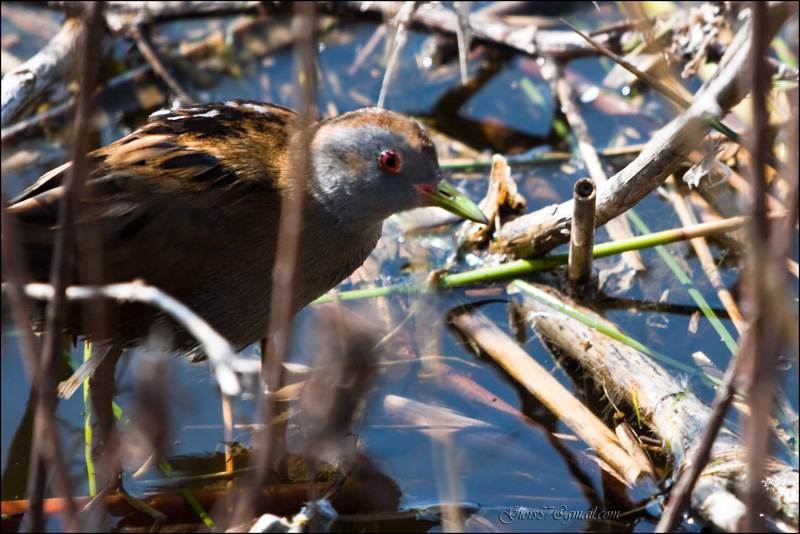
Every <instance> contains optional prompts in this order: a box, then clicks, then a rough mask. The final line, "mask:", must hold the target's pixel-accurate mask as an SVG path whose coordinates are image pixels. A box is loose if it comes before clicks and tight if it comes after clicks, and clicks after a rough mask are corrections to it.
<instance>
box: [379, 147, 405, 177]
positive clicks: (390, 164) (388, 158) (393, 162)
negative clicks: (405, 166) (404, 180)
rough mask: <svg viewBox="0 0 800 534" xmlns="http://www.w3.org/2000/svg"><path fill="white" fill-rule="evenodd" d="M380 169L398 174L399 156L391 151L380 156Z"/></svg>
mask: <svg viewBox="0 0 800 534" xmlns="http://www.w3.org/2000/svg"><path fill="white" fill-rule="evenodd" d="M380 164H381V169H383V170H384V171H387V172H400V156H398V155H397V154H396V153H395V152H392V151H391V150H387V151H385V152H384V153H383V154H381V159H380Z"/></svg>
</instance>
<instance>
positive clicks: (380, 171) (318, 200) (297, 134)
mask: <svg viewBox="0 0 800 534" xmlns="http://www.w3.org/2000/svg"><path fill="white" fill-rule="evenodd" d="M298 151H300V152H298ZM298 156H299V157H298ZM87 158H88V166H87V168H88V170H87V171H86V173H87V175H86V177H85V182H84V185H83V188H82V194H81V196H80V198H79V199H78V205H77V207H76V210H75V213H76V217H75V222H74V224H75V239H74V243H75V244H74V247H73V249H72V251H71V254H72V261H71V264H70V273H69V277H68V281H69V283H70V284H86V283H98V282H99V283H102V284H111V283H119V282H129V281H132V280H143V281H144V282H146V283H147V284H149V285H153V286H156V287H158V288H160V289H161V290H163V291H165V292H166V293H168V294H169V295H171V296H172V297H174V298H176V299H178V300H180V301H182V302H183V303H184V304H186V305H187V306H188V307H189V308H190V309H192V310H193V311H194V312H195V313H197V314H198V315H199V316H200V317H202V318H203V319H205V320H206V321H207V322H208V323H209V324H210V325H211V326H212V327H214V328H215V329H216V330H217V331H218V332H219V333H220V334H221V335H223V336H224V337H225V338H227V339H228V340H229V341H230V343H231V344H232V345H233V346H234V348H236V349H237V350H242V349H244V348H245V347H247V346H249V345H251V344H252V343H254V342H256V341H259V340H260V339H262V338H264V337H265V336H266V334H267V331H268V326H269V321H270V305H271V302H272V293H273V290H274V288H273V287H272V271H273V267H274V266H275V262H276V259H277V258H279V257H280V255H281V254H282V253H284V250H283V249H280V248H279V246H280V244H279V242H278V226H279V220H280V210H281V205H282V204H283V202H284V201H286V200H287V199H289V198H295V199H297V198H298V197H299V198H300V200H301V204H302V206H303V208H302V214H303V219H302V225H301V230H300V234H299V251H298V256H297V261H296V264H295V265H296V266H295V272H294V273H293V287H292V288H291V293H290V296H291V310H290V311H291V314H292V315H294V314H296V313H297V312H299V311H300V310H301V309H302V308H303V307H305V306H306V305H308V304H309V303H310V302H312V301H313V300H315V299H317V298H318V297H320V296H321V295H323V294H324V293H326V292H327V291H329V290H330V289H332V288H333V287H335V286H336V285H337V284H339V283H340V282H341V281H342V280H344V279H345V278H346V277H348V276H349V275H350V274H351V273H352V272H353V271H355V270H356V269H357V268H358V267H359V266H360V265H361V264H362V263H363V262H364V261H365V260H366V259H367V257H368V256H369V255H370V253H371V252H372V250H373V249H374V248H375V246H376V244H377V242H378V239H379V238H380V235H381V228H382V225H383V221H384V220H385V219H386V218H387V217H389V216H391V215H392V214H394V213H396V212H399V211H403V210H407V209H411V208H416V207H421V206H431V205H433V206H439V207H442V208H444V209H445V210H448V211H450V212H452V213H454V214H456V215H458V216H460V217H462V218H465V219H469V220H472V221H476V222H480V223H483V224H487V222H488V221H487V219H486V216H485V215H484V214H483V213H482V212H481V210H480V209H479V208H478V206H477V205H475V203H474V202H472V201H471V200H470V199H469V198H468V197H467V196H465V195H464V194H462V193H460V192H459V191H458V190H456V189H455V188H454V187H453V186H452V185H451V184H450V183H448V182H447V181H446V180H445V179H444V178H443V175H442V171H441V168H440V166H439V163H438V158H437V153H436V147H435V145H434V143H433V141H432V139H431V137H430V135H429V134H428V133H427V132H426V131H425V129H424V128H422V126H420V124H419V123H417V122H416V121H414V120H412V119H409V118H407V117H405V116H403V115H401V114H398V113H395V112H392V111H389V110H385V109H380V108H364V109H358V110H354V111H350V112H348V113H344V114H342V115H339V116H337V117H333V118H327V119H324V120H319V121H315V120H312V119H309V118H306V117H303V116H301V115H300V114H298V113H296V112H294V111H292V110H291V109H288V108H285V107H282V106H278V105H275V104H269V103H263V102H256V101H251V100H238V99H237V100H232V101H227V102H217V103H209V104H200V105H192V106H189V107H183V108H176V109H170V110H161V111H157V112H155V113H153V114H152V115H150V117H149V119H148V121H147V123H146V124H144V125H143V126H141V127H140V128H138V129H137V130H135V131H134V132H132V133H131V134H129V135H127V136H125V137H123V138H122V139H119V140H117V141H115V142H112V143H111V144H109V145H107V146H105V147H103V148H100V149H98V150H95V151H93V152H91V153H89V154H88V156H87ZM298 161H302V162H304V163H303V164H300V165H298V163H297V162H298ZM71 166H72V163H71V162H68V163H65V164H64V165H61V166H60V167H57V168H55V169H53V170H52V171H50V172H48V173H45V174H44V175H43V176H42V177H41V178H40V179H39V180H37V181H36V182H35V183H34V184H33V185H32V186H30V187H29V188H28V189H26V190H25V191H23V192H22V193H21V194H19V195H18V196H16V197H15V198H13V199H11V200H10V202H9V205H8V208H7V209H8V214H9V215H10V217H9V221H10V222H11V223H12V224H13V225H14V226H15V229H16V232H15V234H16V235H17V236H18V238H19V239H20V241H21V244H22V250H23V251H24V254H23V256H24V259H25V262H26V264H27V267H28V269H29V272H30V274H31V277H32V278H33V279H34V280H35V281H47V280H48V278H49V272H50V264H51V262H52V258H53V248H54V240H55V236H56V234H57V232H58V231H59V227H58V206H59V202H60V200H61V198H62V197H63V196H64V195H65V190H64V186H63V182H64V178H65V175H66V173H67V172H68V170H69V169H70V167H71ZM303 170H305V171H306V172H305V176H302V175H299V173H300V172H303ZM298 177H299V178H304V179H298ZM90 242H93V243H95V244H99V245H98V246H96V249H98V250H99V251H100V252H99V256H100V259H99V262H97V263H99V273H94V274H93V276H91V277H90V276H89V275H87V274H86V273H85V272H83V271H85V269H83V268H82V267H81V265H82V264H81V262H80V261H78V259H76V257H77V254H78V251H80V250H86V249H87V245H88V244H89V243H90ZM89 250H91V249H89ZM281 289H282V290H283V289H284V288H281ZM39 317H40V318H39V323H41V314H40V316H39ZM68 317H69V319H68V322H67V325H66V328H67V331H68V332H70V333H72V334H73V335H78V334H82V335H84V336H86V337H87V338H91V339H92V340H93V341H94V342H95V344H96V345H98V344H99V345H101V346H104V347H106V354H108V353H112V354H113V357H111V356H106V357H105V359H103V358H102V357H99V358H98V360H97V361H98V362H99V363H97V364H96V366H94V367H92V368H89V367H87V369H88V370H87V371H85V374H89V373H93V374H90V375H89V376H88V378H89V383H90V391H91V394H92V404H93V405H94V408H95V411H96V414H95V415H96V419H97V421H98V425H99V426H100V434H101V439H102V441H103V449H104V450H105V449H110V450H112V451H113V450H114V448H115V447H116V446H117V445H118V443H119V442H118V439H119V438H118V435H117V433H116V427H115V425H114V423H113V416H112V412H111V398H112V397H113V394H114V391H113V390H114V369H115V367H116V361H117V359H118V358H119V356H120V354H121V353H122V352H123V351H124V350H125V349H127V348H130V347H133V346H136V345H137V344H141V343H142V342H143V340H145V339H146V338H147V336H148V335H149V333H150V332H151V331H152V329H153V327H154V325H156V324H158V325H167V327H168V328H169V329H170V330H169V332H170V336H169V339H171V340H172V341H171V344H172V347H171V348H172V349H174V350H175V351H179V352H187V353H188V352H191V351H195V350H197V342H196V341H195V340H194V339H193V338H192V337H191V336H190V335H189V334H188V333H187V332H186V331H184V330H183V329H182V327H180V326H179V325H177V324H176V323H173V322H171V320H170V319H168V318H166V317H165V316H164V315H163V314H161V313H159V312H158V311H156V310H154V309H153V308H151V307H148V306H145V305H143V304H135V303H110V304H109V305H107V306H106V308H105V310H104V314H103V318H104V319H105V321H104V323H105V324H104V325H103V328H102V330H101V331H94V330H92V326H91V325H92V324H93V323H92V321H90V320H89V313H88V308H87V309H84V308H82V307H80V306H75V307H74V308H71V309H70V310H69V313H68ZM93 359H94V357H93ZM81 378H83V377H81ZM117 448H118V447H117ZM114 462H116V464H115V463H114ZM109 463H110V464H111V465H116V467H112V468H110V469H107V471H109V472H111V473H110V478H108V479H107V480H106V482H107V483H108V484H109V485H113V484H115V482H114V479H115V478H118V477H117V476H116V475H118V474H119V473H120V472H121V467H120V466H119V459H118V458H117V459H116V460H110V461H109ZM114 471H116V474H115V473H114ZM117 487H118V489H121V483H119V485H118V486H117Z"/></svg>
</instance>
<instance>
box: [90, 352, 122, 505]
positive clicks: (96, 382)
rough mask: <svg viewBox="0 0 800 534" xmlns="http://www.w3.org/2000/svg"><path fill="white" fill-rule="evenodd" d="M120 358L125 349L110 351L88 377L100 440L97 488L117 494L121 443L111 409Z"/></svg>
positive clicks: (120, 465) (120, 467) (120, 482)
mask: <svg viewBox="0 0 800 534" xmlns="http://www.w3.org/2000/svg"><path fill="white" fill-rule="evenodd" d="M121 355H122V349H120V348H119V347H115V346H112V347H109V349H108V353H107V354H106V355H105V357H104V358H102V361H101V362H100V363H99V364H98V365H97V368H96V369H95V371H94V373H92V375H91V376H90V377H89V393H90V396H91V399H92V407H93V408H94V414H95V418H96V420H97V427H98V429H99V431H100V440H101V454H100V457H99V458H98V467H99V469H98V471H97V472H98V477H97V479H98V485H97V486H98V489H100V490H101V491H102V490H105V489H106V488H108V489H111V490H112V491H116V490H119V489H120V488H121V485H122V461H121V458H120V454H121V451H120V439H119V432H118V430H117V425H116V420H115V418H114V410H113V407H112V403H113V400H114V393H115V392H116V384H115V379H114V372H115V370H116V368H117V362H118V361H119V358H120V356H121Z"/></svg>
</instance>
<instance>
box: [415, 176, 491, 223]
mask: <svg viewBox="0 0 800 534" xmlns="http://www.w3.org/2000/svg"><path fill="white" fill-rule="evenodd" d="M416 187H417V191H419V193H420V195H422V198H424V199H425V200H426V201H427V202H429V203H430V204H431V205H432V206H439V207H440V208H444V209H446V210H447V211H449V212H450V213H455V214H456V215H458V216H459V217H462V218H464V219H469V220H470V221H475V222H479V223H481V224H489V220H488V219H487V218H486V215H484V214H483V212H482V211H481V209H480V208H479V207H478V206H477V205H476V204H475V203H474V202H473V201H471V200H470V199H469V198H467V197H466V196H464V195H463V194H462V193H460V192H459V191H458V189H456V188H455V187H453V186H452V185H451V184H450V183H449V182H447V181H446V180H444V179H442V180H439V183H438V184H437V185H435V186H431V185H429V184H421V185H418V186H416Z"/></svg>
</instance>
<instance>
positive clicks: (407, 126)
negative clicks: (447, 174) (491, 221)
mask: <svg viewBox="0 0 800 534" xmlns="http://www.w3.org/2000/svg"><path fill="white" fill-rule="evenodd" d="M311 167H312V169H313V176H312V179H313V180H315V184H314V187H315V189H316V191H317V197H318V198H317V200H319V201H320V202H322V203H324V204H325V205H326V207H327V208H328V209H329V210H336V211H337V217H338V218H340V219H341V220H350V221H353V222H357V221H361V223H362V224H378V223H380V222H382V221H383V220H384V219H385V218H387V217H389V216H390V215H391V214H393V213H396V212H398V211H402V210H406V209H411V208H415V207H420V206H429V205H436V206H441V207H443V208H445V209H447V210H448V211H451V212H453V213H456V214H457V215H460V216H462V217H466V218H469V219H472V220H478V221H481V222H483V221H485V217H484V216H483V214H482V213H481V212H480V210H479V209H478V208H477V206H475V205H474V203H472V202H471V201H470V200H469V199H467V198H466V197H463V196H461V195H459V194H458V193H457V191H455V189H454V188H452V186H450V185H449V184H447V182H444V181H443V180H442V172H441V169H440V168H439V163H438V159H437V156H436V148H435V146H434V144H433V141H432V140H431V138H430V136H428V134H427V133H426V132H425V131H424V130H423V129H422V127H420V126H419V124H417V123H416V122H414V121H412V120H409V119H407V118H405V117H402V116H401V115H397V114H395V113H392V112H390V111H386V110H382V109H376V108H367V109H363V110H358V111H354V112H351V113H347V114H345V115H342V116H340V117H337V118H335V119H332V120H330V121H325V122H323V123H322V124H321V126H320V127H319V129H318V130H317V131H316V132H315V134H314V138H313V140H312V143H311Z"/></svg>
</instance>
